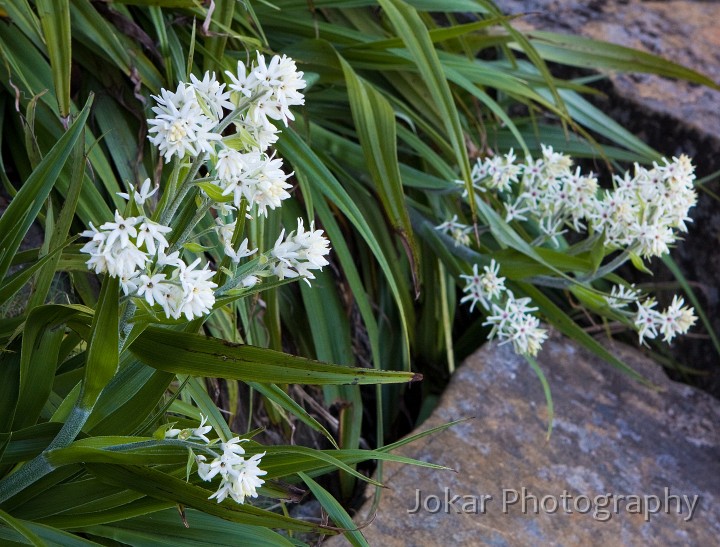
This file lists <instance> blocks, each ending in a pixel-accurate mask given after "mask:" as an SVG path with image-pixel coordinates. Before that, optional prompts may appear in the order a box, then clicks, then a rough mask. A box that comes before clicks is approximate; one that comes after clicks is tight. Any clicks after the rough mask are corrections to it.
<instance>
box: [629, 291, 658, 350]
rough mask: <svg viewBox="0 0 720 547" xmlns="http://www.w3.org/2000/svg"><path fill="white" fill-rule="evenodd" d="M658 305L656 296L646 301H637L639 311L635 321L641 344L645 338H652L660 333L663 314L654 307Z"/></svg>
mask: <svg viewBox="0 0 720 547" xmlns="http://www.w3.org/2000/svg"><path fill="white" fill-rule="evenodd" d="M656 305H657V302H656V301H655V299H654V298H649V299H647V300H645V301H644V302H637V312H636V314H635V317H634V319H633V322H634V323H635V328H636V329H637V331H638V336H639V338H640V343H641V344H642V343H643V341H644V339H645V338H648V339H650V340H652V339H653V338H655V337H656V336H657V333H658V332H657V331H658V328H659V327H660V326H661V325H662V322H663V318H662V315H661V314H660V312H658V311H657V310H656V309H654V308H655V306H656Z"/></svg>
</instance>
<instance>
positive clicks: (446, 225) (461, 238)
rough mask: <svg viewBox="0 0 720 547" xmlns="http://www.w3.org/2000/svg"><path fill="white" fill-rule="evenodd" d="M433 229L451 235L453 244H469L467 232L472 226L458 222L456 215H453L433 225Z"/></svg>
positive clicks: (470, 230) (468, 232)
mask: <svg viewBox="0 0 720 547" xmlns="http://www.w3.org/2000/svg"><path fill="white" fill-rule="evenodd" d="M435 229H436V230H438V231H440V232H442V233H444V234H446V235H449V236H450V237H452V238H453V239H454V240H455V246H458V245H469V244H470V236H469V235H468V234H470V232H472V226H468V225H466V224H462V223H461V222H458V216H457V215H453V217H452V218H451V219H450V220H446V221H445V222H443V223H442V224H438V225H437V226H435Z"/></svg>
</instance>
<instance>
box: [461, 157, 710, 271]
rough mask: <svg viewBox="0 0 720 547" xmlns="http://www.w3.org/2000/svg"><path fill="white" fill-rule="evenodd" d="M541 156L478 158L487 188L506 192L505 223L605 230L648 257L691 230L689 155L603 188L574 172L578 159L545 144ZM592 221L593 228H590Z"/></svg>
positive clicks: (553, 233) (615, 244) (477, 170)
mask: <svg viewBox="0 0 720 547" xmlns="http://www.w3.org/2000/svg"><path fill="white" fill-rule="evenodd" d="M542 155H543V157H542V158H541V159H537V160H533V159H531V158H528V159H527V160H526V162H525V163H517V161H516V158H515V155H514V154H513V152H512V151H510V153H508V154H507V155H505V156H495V157H492V158H486V159H484V160H478V162H477V164H476V165H475V166H474V168H473V171H472V178H473V185H474V187H475V188H477V189H478V190H479V191H483V192H484V191H487V190H492V191H495V192H497V193H499V194H500V196H501V198H502V200H503V204H504V207H505V210H506V215H505V220H506V221H507V222H510V221H512V220H519V221H525V220H531V219H532V220H534V221H536V223H537V224H538V226H539V228H540V230H541V231H542V232H543V233H544V234H545V235H546V236H547V237H548V238H549V239H551V240H553V241H557V239H556V238H557V237H558V236H560V235H561V234H562V233H564V231H565V229H566V228H567V227H571V228H572V229H573V230H575V231H577V232H580V231H583V230H585V229H586V228H587V229H589V230H592V231H593V232H598V233H602V232H604V233H605V245H606V246H607V247H609V248H623V247H626V248H630V249H632V250H634V251H635V252H637V253H638V254H639V255H641V256H643V257H645V258H651V257H653V256H661V255H663V254H665V253H667V252H668V250H669V246H670V245H672V244H673V243H675V242H676V240H677V238H678V232H686V231H687V226H686V222H688V221H690V218H689V217H688V211H689V209H690V207H692V206H693V205H695V203H696V201H697V195H696V193H695V190H694V189H693V181H694V179H695V175H694V167H693V165H692V162H691V161H690V159H689V158H688V157H687V156H685V155H682V156H680V157H679V158H673V160H672V161H668V160H664V163H663V165H658V164H653V168H652V169H646V168H644V167H640V166H639V165H637V164H636V165H635V173H634V175H632V176H631V175H630V174H629V173H626V174H625V175H624V176H622V177H620V176H615V177H614V179H613V181H614V188H613V189H612V190H601V191H599V187H598V182H597V179H596V178H595V176H594V175H592V174H589V175H583V174H582V173H581V172H580V169H579V168H577V169H575V170H574V171H573V169H572V160H571V159H570V158H569V157H568V156H565V155H563V154H560V153H557V152H555V151H554V150H553V149H552V147H549V146H544V145H543V147H542ZM586 224H587V226H586Z"/></svg>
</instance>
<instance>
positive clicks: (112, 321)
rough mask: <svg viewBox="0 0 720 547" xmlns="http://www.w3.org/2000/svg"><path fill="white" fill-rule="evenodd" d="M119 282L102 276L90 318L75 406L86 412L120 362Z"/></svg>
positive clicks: (115, 278) (114, 278) (107, 276)
mask: <svg viewBox="0 0 720 547" xmlns="http://www.w3.org/2000/svg"><path fill="white" fill-rule="evenodd" d="M119 286H120V280H119V278H117V277H111V276H110V275H105V279H103V284H102V288H101V290H100V298H99V299H98V306H97V310H96V311H95V315H94V317H93V322H92V328H91V331H90V339H89V343H88V350H87V361H86V363H85V377H84V380H83V387H82V394H81V395H80V401H79V404H80V406H81V407H82V408H85V409H89V408H92V406H93V405H94V404H95V401H97V398H98V396H99V395H100V392H101V391H102V390H103V388H104V387H105V386H106V385H107V383H108V382H109V381H110V380H111V379H112V377H113V376H114V375H115V372H116V371H117V368H118V363H119V359H120V355H119V340H120V334H119V332H118V303H119V300H120V290H119Z"/></svg>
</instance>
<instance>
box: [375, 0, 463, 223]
mask: <svg viewBox="0 0 720 547" xmlns="http://www.w3.org/2000/svg"><path fill="white" fill-rule="evenodd" d="M379 4H380V6H382V8H383V10H384V11H385V13H386V14H387V16H388V17H389V18H390V20H391V21H392V24H393V27H394V28H395V31H396V32H397V34H398V36H400V38H402V41H403V43H404V44H405V47H406V48H407V50H408V52H409V53H410V54H411V55H412V57H413V59H414V61H415V64H416V65H417V68H418V71H419V72H420V75H421V76H422V79H423V80H424V81H425V83H426V85H427V86H428V91H429V92H430V95H431V96H432V98H433V101H434V103H435V105H436V107H437V109H438V114H439V116H440V118H441V119H442V121H443V123H444V125H445V132H446V134H447V137H448V139H449V140H450V144H451V145H452V149H453V151H454V152H455V159H456V161H457V164H458V165H459V166H460V172H461V173H462V178H463V180H464V181H465V184H466V187H467V190H468V192H469V193H470V195H472V193H473V189H472V180H471V176H470V160H469V158H468V153H467V148H466V147H465V139H464V134H463V130H462V126H461V125H460V116H459V114H458V111H457V108H456V107H455V101H454V100H453V96H452V93H451V91H450V85H449V84H448V82H447V78H446V77H445V72H444V70H443V66H442V64H441V63H440V59H439V58H438V54H437V52H436V51H435V47H434V46H433V43H432V39H431V38H430V34H429V33H428V29H427V27H426V26H425V25H424V23H423V22H422V19H420V16H419V15H418V14H417V12H416V11H415V10H414V9H413V8H412V7H410V6H408V5H407V4H406V3H405V2H402V0H379ZM470 203H471V208H472V210H473V212H474V211H475V204H474V202H472V201H471V202H470Z"/></svg>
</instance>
